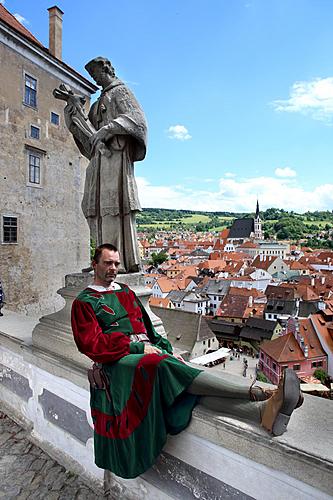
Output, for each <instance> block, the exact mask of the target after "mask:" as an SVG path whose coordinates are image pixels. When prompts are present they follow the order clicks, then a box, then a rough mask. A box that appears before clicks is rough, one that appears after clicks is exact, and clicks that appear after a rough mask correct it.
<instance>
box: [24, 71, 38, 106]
mask: <svg viewBox="0 0 333 500" xmlns="http://www.w3.org/2000/svg"><path fill="white" fill-rule="evenodd" d="M24 104H27V105H28V106H32V107H33V108H36V107H37V80H36V79H35V78H33V77H32V76H29V75H25V79H24Z"/></svg>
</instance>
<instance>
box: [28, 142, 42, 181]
mask: <svg viewBox="0 0 333 500" xmlns="http://www.w3.org/2000/svg"><path fill="white" fill-rule="evenodd" d="M32 159H33V161H31V160H32ZM28 184H29V185H33V186H35V185H37V186H40V185H41V155H39V154H38V153H36V152H34V151H28Z"/></svg>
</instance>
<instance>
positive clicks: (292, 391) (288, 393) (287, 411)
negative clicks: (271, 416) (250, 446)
mask: <svg viewBox="0 0 333 500" xmlns="http://www.w3.org/2000/svg"><path fill="white" fill-rule="evenodd" d="M283 396H284V397H283V404H282V406H281V408H280V410H279V413H278V414H277V416H276V419H275V421H274V424H273V427H272V433H273V434H274V436H281V434H283V433H284V432H285V430H286V429H287V426H288V423H289V420H290V417H291V414H292V412H293V411H294V410H295V408H296V407H297V405H298V402H299V399H300V383H299V380H298V377H297V375H296V373H295V372H294V371H293V370H290V369H287V370H285V372H284V381H283ZM302 402H303V401H302ZM299 406H300V405H299Z"/></svg>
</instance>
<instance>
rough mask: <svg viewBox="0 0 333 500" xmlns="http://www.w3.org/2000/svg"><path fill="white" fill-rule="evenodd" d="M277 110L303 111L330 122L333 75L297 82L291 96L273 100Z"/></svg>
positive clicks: (332, 104)
mask: <svg viewBox="0 0 333 500" xmlns="http://www.w3.org/2000/svg"><path fill="white" fill-rule="evenodd" d="M272 104H273V106H274V108H275V110H276V111H281V112H282V111H285V112H289V113H302V114H304V115H309V116H311V117H312V118H314V119H315V120H322V121H326V122H328V123H330V121H331V119H332V117H333V77H328V78H314V79H313V80H310V81H300V82H295V83H294V84H293V86H292V87H291V89H290V97H289V99H285V100H276V101H273V103H272Z"/></svg>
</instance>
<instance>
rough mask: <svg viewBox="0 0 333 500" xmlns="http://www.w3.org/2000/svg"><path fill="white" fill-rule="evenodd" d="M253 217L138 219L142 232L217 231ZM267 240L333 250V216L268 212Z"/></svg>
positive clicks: (179, 214) (174, 214)
mask: <svg viewBox="0 0 333 500" xmlns="http://www.w3.org/2000/svg"><path fill="white" fill-rule="evenodd" d="M243 217H254V213H232V212H201V211H193V210H170V209H163V208H144V209H143V211H142V212H141V213H140V214H139V215H138V216H137V225H138V230H139V231H145V232H148V233H151V234H153V233H155V232H156V231H161V230H162V231H163V230H165V231H185V230H189V231H196V232H205V231H214V232H219V231H222V229H224V228H228V227H230V226H231V224H232V222H233V221H234V220H235V219H236V218H243ZM260 217H261V220H262V224H263V230H264V234H265V238H276V239H278V240H291V241H295V242H298V241H300V240H301V241H303V243H305V244H308V245H309V246H312V247H323V248H325V247H327V248H333V241H332V238H333V212H330V211H322V212H319V211H316V212H306V213H304V214H298V213H295V212H293V211H291V212H288V211H286V210H283V209H277V208H268V209H267V210H265V211H263V212H260Z"/></svg>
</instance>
